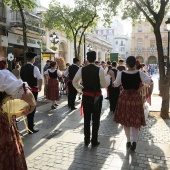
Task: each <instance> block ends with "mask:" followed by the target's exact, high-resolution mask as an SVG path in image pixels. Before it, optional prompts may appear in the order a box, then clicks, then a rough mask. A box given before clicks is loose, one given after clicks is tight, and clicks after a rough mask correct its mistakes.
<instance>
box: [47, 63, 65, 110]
mask: <svg viewBox="0 0 170 170" xmlns="http://www.w3.org/2000/svg"><path fill="white" fill-rule="evenodd" d="M50 66H51V68H50V69H47V70H46V71H45V72H44V75H46V78H47V79H46V83H47V96H46V98H47V99H49V100H51V102H52V106H51V109H56V107H57V106H58V104H57V100H59V79H58V78H59V77H62V73H61V71H60V70H58V69H57V63H56V62H52V63H51V64H50ZM47 75H48V76H47Z"/></svg>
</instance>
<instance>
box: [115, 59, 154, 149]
mask: <svg viewBox="0 0 170 170" xmlns="http://www.w3.org/2000/svg"><path fill="white" fill-rule="evenodd" d="M126 66H127V68H128V70H127V71H122V72H119V73H118V76H117V78H116V80H115V81H114V82H113V86H114V87H118V86H120V85H122V86H123V90H122V92H121V94H120V96H119V100H118V104H117V108H116V110H115V116H114V121H115V122H116V123H120V124H121V125H123V126H124V130H125V134H126V137H127V143H126V146H127V148H130V149H131V150H132V151H134V150H135V149H136V142H137V139H138V133H139V128H140V127H141V126H145V125H146V123H145V116H144V110H143V102H142V97H141V95H140V91H139V88H140V84H141V82H143V83H145V84H148V85H150V89H149V91H150V94H151V93H152V90H153V81H152V80H151V78H150V77H149V76H147V75H146V74H145V73H143V72H142V71H139V70H136V59H135V57H134V56H129V57H128V58H127V60H126ZM130 127H132V136H133V142H132V143H131V139H130Z"/></svg>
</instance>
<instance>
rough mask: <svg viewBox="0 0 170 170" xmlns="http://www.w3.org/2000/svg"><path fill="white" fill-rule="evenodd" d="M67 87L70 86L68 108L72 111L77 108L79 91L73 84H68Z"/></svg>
mask: <svg viewBox="0 0 170 170" xmlns="http://www.w3.org/2000/svg"><path fill="white" fill-rule="evenodd" d="M67 86H68V106H69V107H70V108H71V109H72V108H74V107H75V100H76V95H77V90H76V89H75V88H74V86H73V84H72V82H68V83H67Z"/></svg>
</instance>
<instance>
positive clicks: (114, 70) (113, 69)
mask: <svg viewBox="0 0 170 170" xmlns="http://www.w3.org/2000/svg"><path fill="white" fill-rule="evenodd" d="M110 70H112V71H113V72H114V75H115V80H116V77H117V72H118V70H117V69H116V68H111V69H110ZM109 87H112V78H110V85H109Z"/></svg>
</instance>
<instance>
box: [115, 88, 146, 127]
mask: <svg viewBox="0 0 170 170" xmlns="http://www.w3.org/2000/svg"><path fill="white" fill-rule="evenodd" d="M114 120H115V122H116V123H120V124H121V125H124V126H126V127H136V128H140V127H141V126H145V125H146V122H145V116H144V109H143V103H142V97H141V95H140V92H139V90H123V91H122V92H121V94H120V96H119V100H118V105H117V108H116V110H115V116H114Z"/></svg>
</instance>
